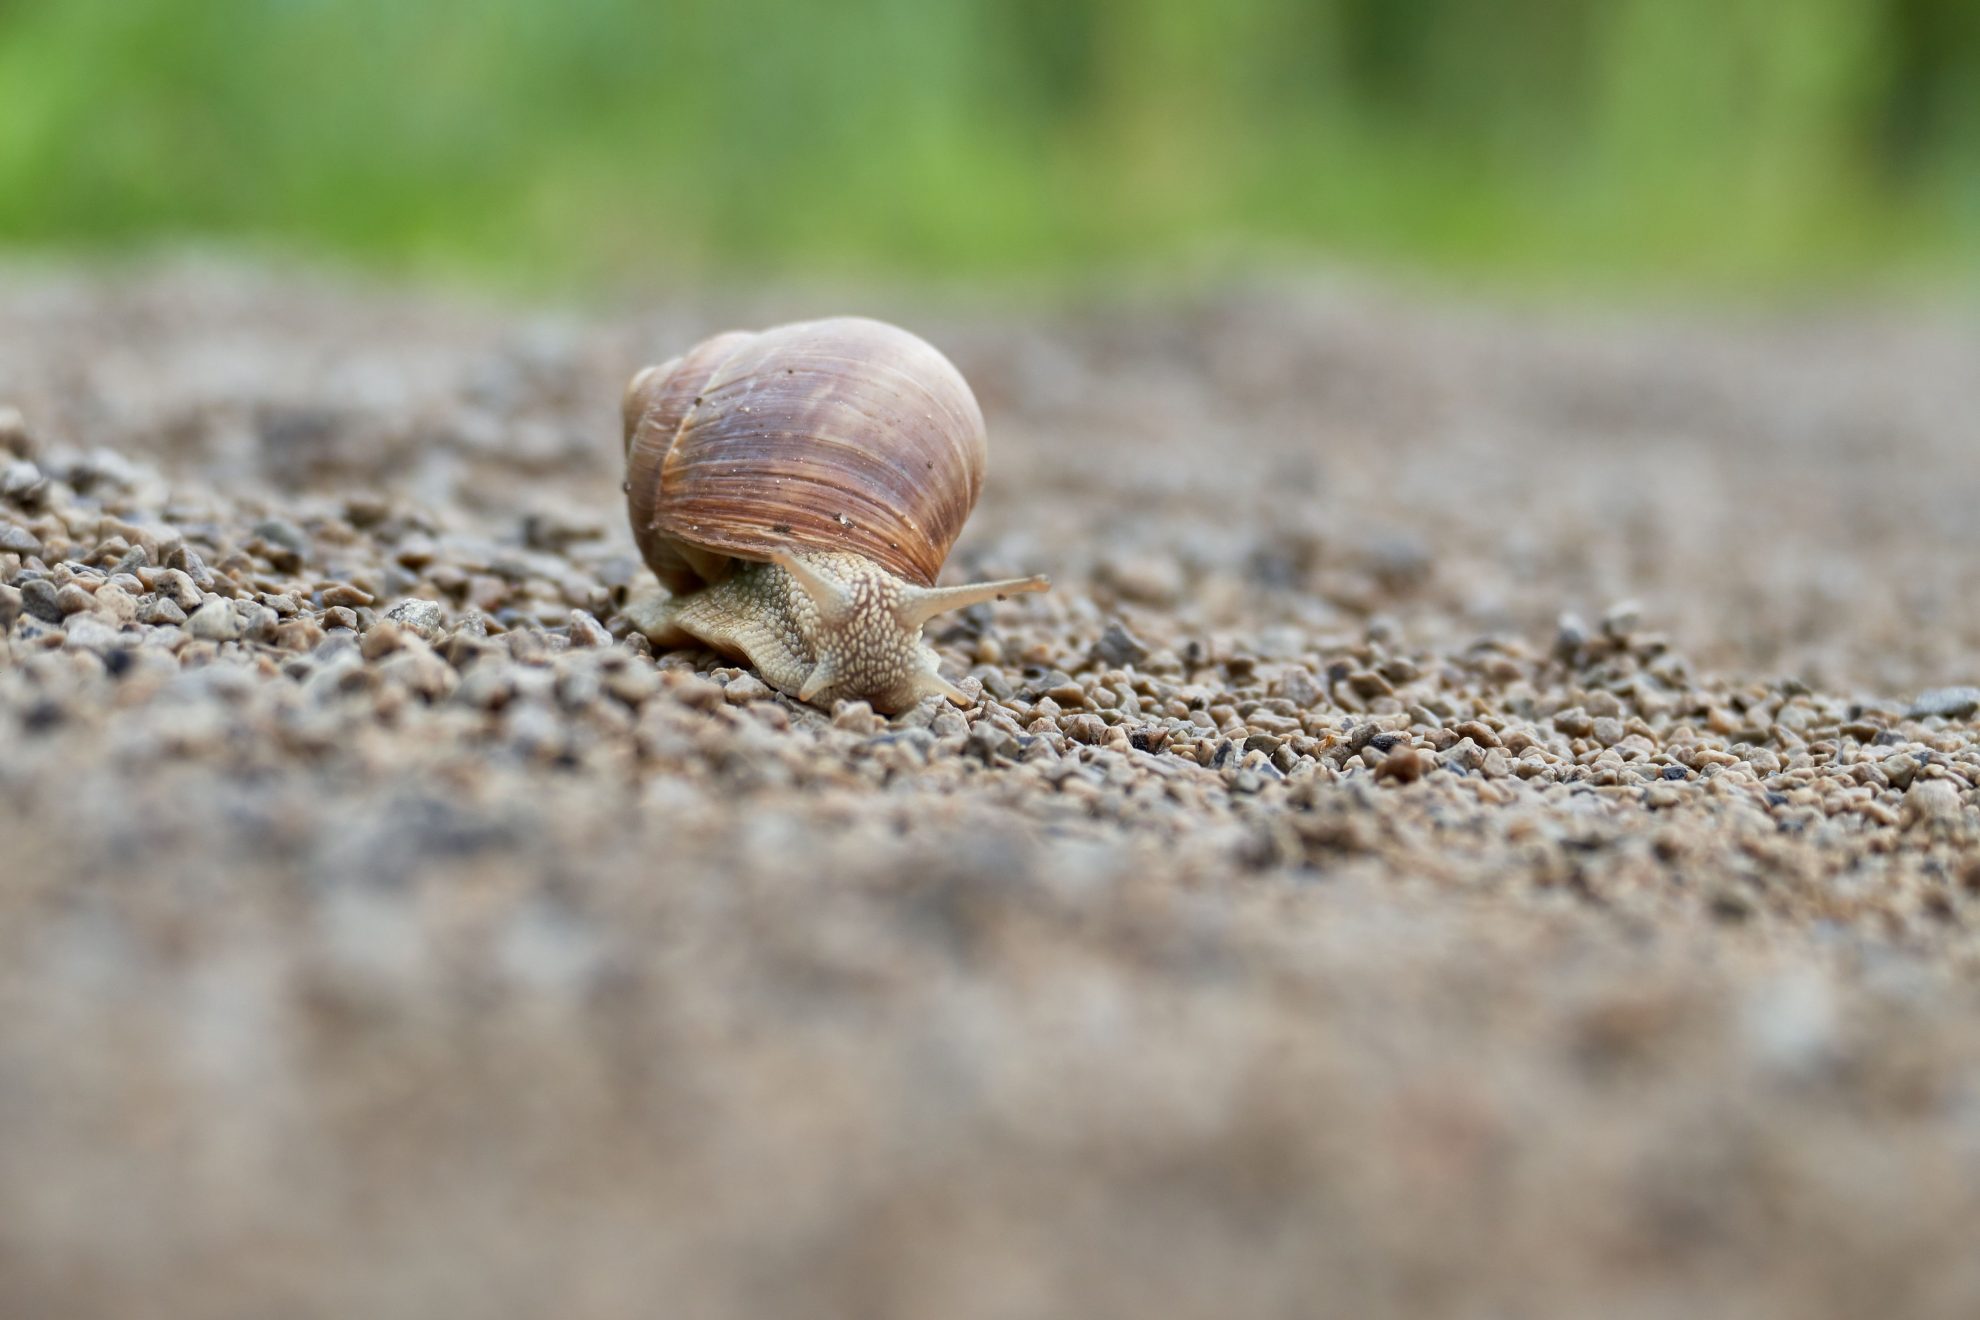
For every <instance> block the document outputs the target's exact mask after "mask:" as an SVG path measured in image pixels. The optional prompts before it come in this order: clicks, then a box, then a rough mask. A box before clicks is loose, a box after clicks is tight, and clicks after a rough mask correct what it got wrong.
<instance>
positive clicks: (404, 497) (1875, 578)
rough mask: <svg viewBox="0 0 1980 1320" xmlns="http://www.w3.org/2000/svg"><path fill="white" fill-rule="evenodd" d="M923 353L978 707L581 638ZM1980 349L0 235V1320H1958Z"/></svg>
mask: <svg viewBox="0 0 1980 1320" xmlns="http://www.w3.org/2000/svg"><path fill="white" fill-rule="evenodd" d="M832 311H859V312H865V313H868V314H876V315H881V316H884V317H887V318H889V319H893V320H897V321H899V322H901V323H903V324H905V325H907V326H909V327H910V328H912V329H914V330H915V331H917V332H918V333H920V334H922V335H924V336H925V337H927V338H928V339H930V340H931V341H933V342H934V343H935V344H937V345H938V346H939V347H941V348H942V349H943V350H944V351H945V352H947V353H948V354H949V355H950V356H951V357H952V358H953V359H954V360H955V362H956V363H957V364H958V365H959V366H960V367H961V368H962V370H963V372H964V374H965V375H966V376H967V377H968V379H969V380H970V382H971V383H972V384H973V386H974V387H975V389H976V391H977V394H978V396H979V398H980V399H981V401H982V404H983V408H984V411H985V414H986V416H987V417H988V419H989V424H990V435H991V473H990V480H989V485H988V488H987V490H986V493H985V496H984V498H983V500H982V502H981V504H980V505H979V507H978V509H977V511H976V514H975V516H974V518H973V519H972V521H971V522H970V524H969V526H968V529H967V530H966V531H965V533H964V536H963V539H962V541H961V543H960V544H959V545H958V547H957V550H956V553H955V554H954V555H953V556H952V557H951V560H950V566H949V570H948V576H949V577H950V578H951V579H952V580H962V579H964V578H974V577H990V576H1001V575H1013V574H1022V573H1031V572H1045V573H1049V574H1051V576H1052V578H1053V581H1054V589H1053V591H1052V592H1051V594H1049V595H1044V596H1028V597H1020V598H1013V599H1011V600H1009V601H1006V602H1003V603H1000V604H997V605H995V606H981V607H976V608H973V609H971V610H969V611H966V612H964V613H962V614H960V615H956V616H951V617H949V618H945V619H943V620H939V621H937V622H936V623H935V624H934V625H932V626H931V627H930V630H929V636H930V638H931V640H932V641H933V642H934V643H935V644H936V645H937V647H938V649H939V650H940V651H941V653H942V654H943V656H944V658H945V662H946V671H947V672H948V673H949V674H950V675H951V676H952V677H954V678H955V679H956V680H957V681H958V682H960V683H961V684H962V686H963V687H964V688H965V689H966V690H967V691H969V692H970V693H971V694H973V695H975V696H977V697H978V698H979V699H978V702H977V704H976V706H975V707H974V709H971V710H958V709H955V708H953V707H951V706H948V705H946V704H942V703H938V702H934V701H930V702H925V703H924V704H923V705H921V706H920V707H917V708H916V709H914V710H912V711H910V712H908V713H906V714H905V715H902V716H900V717H898V718H895V719H891V720H888V719H883V718H881V717H880V716H877V715H876V714H874V713H873V712H872V711H871V710H869V709H867V708H866V707H865V706H864V705H860V704H843V703H842V704H840V705H839V706H838V707H837V708H836V709H835V710H832V711H819V710H814V709H811V708H809V707H806V706H801V705H799V704H797V703H795V702H793V701H791V700H789V699H787V698H785V697H782V696H780V695H777V694H776V693H774V692H772V691H771V690H770V689H769V688H767V687H766V686H765V685H764V684H763V683H762V682H760V681H759V680H758V678H757V677H756V676H755V675H753V674H751V673H750V672H749V671H748V670H746V669H739V668H736V667H734V666H733V665H731V664H729V663H727V662H724V661H723V660H721V659H720V658H719V657H717V656H714V655H710V654H706V653H698V652H685V653H673V654H668V655H663V656H660V657H654V656H653V655H651V654H650V653H649V650H648V648H647V647H646V645H645V642H644V640H643V639H640V638H637V637H631V638H630V639H628V631H629V630H628V627H627V624H626V622H625V620H624V618H623V617H622V616H621V614H620V610H621V607H622V606H623V605H624V603H625V600H626V598H627V592H628V590H629V589H631V588H634V587H636V586H637V585H638V584H639V582H640V579H641V575H642V573H643V570H642V569H641V568H640V566H639V564H638V561H637V558H636V556H635V554H634V551H633V547H632V541H631V537H630V535H629V533H628V531H627V528H626V525H625V516H624V504H623V497H622V496H621V494H620V493H619V483H620V480H621V475H622V474H621V472H620V470H619V468H618V461H619V460H618V442H619V436H618V421H617V408H618V402H619V393H620V390H621V388H622V387H623V385H624V383H625V380H626V379H627V377H628V376H629V375H630V374H631V373H632V371H633V370H634V369H636V368H637V367H640V366H642V365H645V364H647V363H650V362H654V361H658V360H660V359H663V358H665V357H668V356H671V355H672V354H674V353H676V352H678V351H679V350H680V349H681V348H683V347H684V346H686V345H687V344H689V343H691V342H693V341H694V340H696V339H698V338H700V337H702V336H703V335H705V334H707V333H710V332H712V331H714V330H717V329H723V328H729V327H732V326H744V327H749V326H761V325H766V324H770V323H773V322H776V321H781V320H790V319H795V318H798V317H801V316H809V315H817V314H820V313H824V312H832ZM1976 584H1980V324H1976V323H1975V322H1973V321H1970V320H1962V319H1959V318H1958V317H1956V316H1953V315H1948V314H1938V313H1932V312H1928V311H1920V310H1891V309H1887V308H1860V307H1859V308H1832V309H1825V310H1821V311H1806V310H1804V311H1800V312H1796V313H1792V314H1790V313H1787V312H1779V313H1767V314H1760V313H1740V314H1734V313H1730V312H1723V311H1721V312H1716V313H1708V312H1705V311H1696V312H1686V311H1682V310H1662V311H1655V312H1649V311H1642V312H1636V313H1632V314H1622V313H1613V314H1612V313H1603V312H1598V311H1595V310H1590V309H1569V308H1558V307H1557V308H1550V309H1531V308H1526V309H1522V308H1519V307H1515V306H1512V305H1509V304H1490V303H1484V302H1480V301H1477V300H1460V299H1455V298H1450V299H1439V298H1436V297H1433V296H1428V295H1424V294H1421V293H1410V292H1406V291H1403V290H1400V289H1395V288H1385V287H1382V286H1379V285H1369V284H1364V283H1360V282H1357V281H1353V280H1347V279H1338V278H1327V279H1320V278H1314V279H1299V280H1282V281H1262V280H1261V281H1254V282H1250V283H1244V284H1234V285H1232V286H1230V287H1227V288H1223V289H1219V290H1214V291H1209V292H1200V293H1196V294H1192V295H1187V296H1185V295H1181V294H1175V295H1168V296H1163V297H1155V296H1134V297H1128V296H1123V297H1119V298H1114V299H1095V300H1092V301H1089V302H1087V303H1084V304H1082V305H1079V306H1067V305H1058V306H1049V307H1048V306H1040V307H1039V308H1037V309H1035V310H1032V311H1027V310H1025V309H1024V308H1023V307H1022V306H1021V305H1019V303H1018V301H1017V299H1016V296H1015V295H1014V296H1013V297H1012V298H1010V299H1007V300H1005V301H1003V302H1001V303H998V304H996V305H988V304H985V303H982V302H981V301H971V300H968V299H958V298H955V297H948V298H941V297H936V296H933V295H924V296H921V297H915V296H907V295H900V294H895V295H888V296H878V297H874V296H868V297H864V298H860V297H848V296H844V295H827V294H823V293H817V292H809V293H804V294H799V295H785V296H779V295H773V294H769V293H759V294H734V295H722V296H711V295H701V296H697V297H693V298H688V297H682V298H680V299H678V300H675V301H671V302H670V301H666V300H655V301H652V302H649V303H646V304H642V305H639V306H636V307H633V308H631V309H630V310H626V311H621V312H611V311H598V312H588V313H576V312H572V313H561V314H551V313H544V312H530V311H519V310H512V309H504V308H501V307H494V306H488V305H481V304H476V303H474V302H472V301H470V300H468V299H466V298H464V297H461V296H459V295H451V296H443V295H440V294H437V293H432V292H422V291H406V290H387V289H383V288H380V287H376V286H367V285H363V284H361V283H357V282H353V281H350V280H347V279H335V278H330V277H325V276H301V275H293V274H277V273H273V272H271V271H269V270H266V269H259V268H252V267H247V266H241V265H235V264H228V263H225V262H219V261H213V260H204V261H173V262H161V263H157V264H150V265H138V266H133V267H128V268H122V269H114V270H99V271H95V272H83V271H77V270H72V269H65V268H60V267H38V268H28V267H13V268H7V269H3V270H0V1315H5V1316H10V1317H11V1316H23V1317H26V1316H63V1317H85V1318H86V1317H132V1316H144V1317H181V1316H185V1317H192V1316H199V1317H261V1316H271V1315H280V1316H284V1317H304V1318H308V1317H350V1316H365V1317H378V1318H383V1320H397V1318H399V1317H404V1318H405V1320H414V1318H418V1320H430V1318H431V1317H441V1316H471V1317H477V1318H483V1320H487V1318H493V1320H506V1318H507V1317H517V1318H518V1320H520V1318H522V1317H541V1316H550V1315H555V1316H558V1317H566V1318H571V1320H585V1318H587V1317H600V1318H601V1320H602V1318H607V1317H611V1318H616V1317H622V1316H625V1317H631V1316H661V1315H665V1316H682V1317H710V1318H726V1317H761V1316H781V1315H790V1316H804V1317H832V1316H845V1317H883V1318H884V1317H903V1318H906V1317H916V1318H920V1317H942V1318H943V1320H977V1318H979V1317H981V1318H983V1320H990V1318H992V1317H997V1318H1002V1317H1031V1316H1047V1315H1064V1316H1080V1317H1103V1316H1134V1317H1170V1316H1175V1317H1197V1316H1201V1317H1212V1316H1215V1317H1228V1316H1251V1315H1272V1316H1305V1315H1322V1314H1326V1315H1341V1316H1354V1317H1369V1318H1380V1317H1405V1316H1407V1317H1426V1316H1453V1317H1480V1318H1486V1317H1540V1316H1547V1317H1553V1316H1560V1317H1587V1316H1602V1317H1605V1318H1609V1317H1622V1318H1625V1320H1635V1318H1643V1320H1649V1318H1651V1317H1666V1316H1669V1317H1679V1316H1686V1317H1688V1316H1694V1315H1723V1316H1740V1317H1747V1318H1751V1320H1773V1318H1775V1317H1778V1318H1779V1320H1790V1318H1792V1320H1810V1318H1815V1320H1820V1318H1823V1317H1838V1318H1840V1317H1856V1316H1864V1315H1871V1314H1875V1315H1879V1316H1883V1317H1909V1316H1945V1317H1970V1316H1973V1315H1976V1314H1980V941H1976V935H1975V931H1976V929H1980V688H1976V686H1975V685H1980V585H1976Z"/></svg>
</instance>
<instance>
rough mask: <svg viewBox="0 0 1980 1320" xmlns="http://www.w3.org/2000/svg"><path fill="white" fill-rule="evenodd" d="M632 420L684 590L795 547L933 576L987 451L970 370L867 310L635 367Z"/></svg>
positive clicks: (643, 486) (655, 513)
mask: <svg viewBox="0 0 1980 1320" xmlns="http://www.w3.org/2000/svg"><path fill="white" fill-rule="evenodd" d="M625 422H626V500H627V506H628V510H629V512H630V514H631V516H632V528H633V537H634V539H635V540H637V541H638V542H639V548H640V553H641V554H642V555H644V556H645V558H646V562H647V564H648V565H649V566H650V567H651V568H652V569H653V571H654V573H655V574H656V575H657V576H658V577H659V579H660V581H661V582H662V583H664V584H665V585H666V586H667V588H668V589H669V590H670V591H674V592H684V591H690V590H693V589H694V588H695V587H698V586H701V585H703V584H706V583H711V582H719V581H720V580H722V578H724V577H726V576H727V575H728V572H729V569H730V567H731V561H732V560H733V559H755V560H764V559H768V558H769V557H770V556H771V555H772V554H773V553H775V552H777V551H783V550H822V551H851V552H853V553H855V554H859V555H863V556H865V557H866V558H867V559H870V560H872V561H873V562H874V563H877V564H879V565H880V566H881V567H883V568H885V569H887V570H888V571H889V572H891V573H893V574H895V575H896V576H897V577H901V578H904V579H906V580H907V581H909V582H912V583H915V584H916V585H919V586H924V587H926V586H932V585H933V584H934V582H935V577H936V575H937V574H938V573H940V572H941V571H942V561H943V560H945V559H946V558H948V554H949V547H950V546H952V545H954V544H955V540H956V537H957V536H958V535H960V534H961V532H962V527H963V522H964V520H966V519H967V518H968V517H969V511H970V509H971V508H973V507H974V506H975V504H976V497H977V494H978V492H979V491H981V490H982V488H983V473H984V467H985V463H986V461H987V458H988V445H987V442H986V440H985V437H984V433H983V413H982V411H981V410H980V409H978V407H977V406H976V398H975V396H974V395H972V394H971V393H970V391H969V385H968V384H967V383H966V382H965V381H964V380H963V378H962V373H961V372H959V371H957V370H956V369H955V367H954V366H953V365H951V364H950V362H949V360H948V359H947V358H945V357H943V356H942V355H941V353H939V352H937V351H936V350H935V348H934V347H933V346H931V345H930V344H928V343H927V342H925V341H923V340H921V339H919V338H917V337H916V336H914V335H911V334H909V333H908V332H907V331H905V330H902V329H899V328H897V327H895V326H891V325H887V324H885V323H883V322H880V321H870V320H866V319H864V318H862V317H853V316H842V317H834V318H832V319H830V320H824V321H801V322H798V323H796V324H792V325H782V326H777V327H775V328H773V329H770V330H764V331H761V332H759V333H755V334H751V333H748V332H745V331H731V332H729V333H727V334H721V335H716V336H715V337H714V338H712V339H707V340H704V341H702V342H701V343H699V344H697V345H695V346H694V347H693V348H691V349H689V350H688V351H687V352H686V353H683V354H682V355H681V356H679V357H677V358H674V359H673V360H672V361H670V362H667V363H664V364H662V365H660V366H658V367H649V368H648V369H647V370H645V371H643V372H641V373H640V374H639V375H638V376H636V377H634V379H633V382H632V384H631V385H630V386H629V387H628V388H627V390H626V400H625Z"/></svg>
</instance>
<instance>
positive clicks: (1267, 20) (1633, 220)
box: [0, 0, 1980, 286]
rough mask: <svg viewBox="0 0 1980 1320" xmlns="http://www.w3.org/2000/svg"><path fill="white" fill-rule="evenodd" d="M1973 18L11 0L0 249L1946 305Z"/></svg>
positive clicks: (700, 1) (1723, 11) (1401, 6)
mask: <svg viewBox="0 0 1980 1320" xmlns="http://www.w3.org/2000/svg"><path fill="white" fill-rule="evenodd" d="M1976 13H1980V7H1976V6H1973V5H1971V4H1970V3H1968V0H1709V2H1708V0H1607V2H1606V3H1604V2H1602V0H1587V2H1586V3H1579V2H1575V0H1313V2H1311V3H1304V4H1300V3H1292V0H1217V2H1216V3H1214V4H1211V3H1202V0H1146V2H1145V3H1140V4H1132V3H1125V2H1123V3H1105V2H1103V0H837V2H835V3H830V4H827V3H819V2H815V0H783V2H777V3H766V2H762V0H759V2H756V3H751V2H750V0H693V2H692V3H682V4H658V3H652V2H651V0H540V2H538V0H529V2H526V0H479V2H477V3H470V2H469V0H424V2H422V3H411V2H409V0H0V241H4V242H6V243H7V244H9V245H11V246H16V247H22V246H25V247H47V248H58V249H77V248H81V249H104V248H110V249H115V248H119V247H123V246H126V245H131V244H138V243H146V242H152V241H157V240H161V239H162V240H173V239H179V238H187V237H197V238H202V239H204V238H212V237H220V238H226V239H240V240H248V241H252V242H257V243H273V244H277V245H282V246H288V247H295V248H299V249H302V250H306V251H319V252H327V253H332V254H344V255H348V256H352V257H355V258H357V259H359V260H362V261H365V262H370V263H376V264H378V265H381V266H383V267H385V268H388V269H407V268H411V269H422V270H425V269H431V270H438V271H444V272H449V273H460V274H465V275H468V276H471V277H473V278H478V279H491V280H496V281H500V282H504V283H512V284H519V285H525V286H527V285H542V284H546V283H565V282H574V283H579V284H591V285H598V284H607V283H610V282H612V281H645V280H655V279H664V278H670V277H676V276H679V275H681V274H684V273H703V272H713V273H717V274H722V275H742V276H753V275H766V274H776V273H788V272H805V273H811V274H817V273H826V274H839V273H861V274H863V273H879V274H886V275H899V276H910V277H925V276H930V275H936V276H943V277H958V278H994V279H1004V278H1010V277H1015V276H1025V277H1034V278H1046V279H1062V278H1077V277H1078V276H1080V275H1081V274H1082V273H1084V272H1089V271H1092V270H1095V269H1101V270H1107V271H1141V272H1146V271H1156V272H1161V271H1164V270H1173V269H1176V268H1178V267H1179V266H1187V265H1188V264H1189V263H1192V262H1200V261H1203V260H1216V259H1221V258H1229V257H1233V256H1239V257H1241V256H1244V255H1246V254H1252V253H1257V252H1270V253H1274V254H1282V253H1285V252H1288V251H1292V252H1295V253H1306V252H1314V253H1319V254H1322V255H1325V256H1330V257H1346V258H1353V259H1361V260H1373V261H1381V262H1392V263H1397V264H1403V265H1415V266H1422V265H1428V266H1432V267H1437V268H1449V269H1455V270H1462V271H1470V272H1478V273H1494V272H1503V273H1507V274H1511V275H1514V276H1517V277H1520V278H1535V279H1551V280H1557V279H1587V278H1592V279H1602V280H1620V281H1626V282H1641V283H1657V282H1662V281H1667V280H1675V281H1681V282H1726V283H1731V284H1765V285H1774V284H1786V283H1810V282H1817V283H1821V282H1835V281H1844V282H1853V281H1860V280H1865V279H1882V278H1889V277H1893V276H1899V277H1901V276H1904V275H1907V274H1916V273H1920V272H1923V273H1927V274H1931V273H1940V272H1945V271H1949V270H1957V271H1960V272H1963V273H1964V272H1971V271H1972V270H1973V268H1974V263H1973V257H1974V255H1975V252H1976V250H1977V249H1980V17H1976Z"/></svg>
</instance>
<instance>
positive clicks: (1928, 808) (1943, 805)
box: [1900, 779, 1960, 829]
mask: <svg viewBox="0 0 1980 1320" xmlns="http://www.w3.org/2000/svg"><path fill="white" fill-rule="evenodd" d="M1959 815H1960V805H1959V790H1958V789H1956V788H1954V787H1953V785H1952V784H1951V783H1950V782H1948V781H1947V780H1944V779H1920V780H1917V781H1916V782H1914V783H1913V784H1912V785H1911V787H1910V788H1908V789H1906V790H1905V794H1904V810H1903V812H1902V813H1901V816H1900V820H1901V822H1902V824H1903V826H1904V828H1906V829H1916V828H1918V827H1920V826H1938V825H1945V824H1948V823H1950V822H1953V821H1956V820H1958V819H1959Z"/></svg>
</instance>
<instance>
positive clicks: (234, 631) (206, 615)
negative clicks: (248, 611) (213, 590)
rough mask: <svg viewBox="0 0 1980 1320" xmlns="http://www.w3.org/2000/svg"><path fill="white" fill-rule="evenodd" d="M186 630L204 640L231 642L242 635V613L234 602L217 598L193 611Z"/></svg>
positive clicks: (187, 621)
mask: <svg viewBox="0 0 1980 1320" xmlns="http://www.w3.org/2000/svg"><path fill="white" fill-rule="evenodd" d="M186 631H187V632H190V633H191V634H192V635H193V636H194V637H197V638H199V639H201V640H202V641H209V642H231V641H233V640H235V639H236V638H238V637H239V636H240V635H241V631H242V627H241V619H240V615H239V614H238V613H237V612H236V611H235V609H234V602H232V601H230V600H224V599H220V598H215V599H213V600H210V601H208V602H206V604H204V605H202V606H200V607H199V608H198V609H196V610H194V611H193V612H192V615H191V616H190V617H189V618H188V619H187V620H186Z"/></svg>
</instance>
